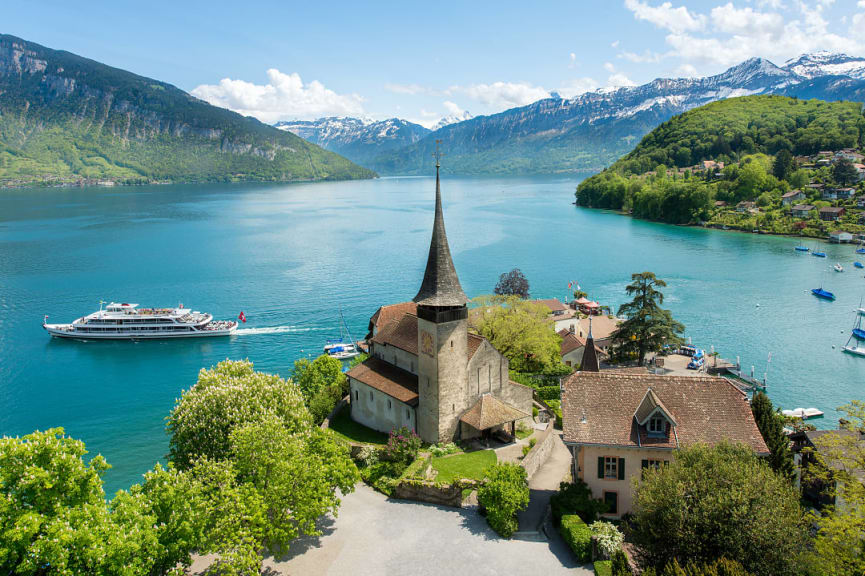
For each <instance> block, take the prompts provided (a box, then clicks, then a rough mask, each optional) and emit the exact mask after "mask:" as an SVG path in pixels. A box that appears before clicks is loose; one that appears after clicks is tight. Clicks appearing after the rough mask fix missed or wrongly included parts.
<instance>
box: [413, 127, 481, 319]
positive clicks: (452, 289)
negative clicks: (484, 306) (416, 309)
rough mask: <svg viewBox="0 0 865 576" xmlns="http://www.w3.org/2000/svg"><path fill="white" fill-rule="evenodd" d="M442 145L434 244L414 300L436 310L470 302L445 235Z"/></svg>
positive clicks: (438, 166) (438, 163)
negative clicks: (441, 176)
mask: <svg viewBox="0 0 865 576" xmlns="http://www.w3.org/2000/svg"><path fill="white" fill-rule="evenodd" d="M438 144H439V141H436V152H435V158H436V206H435V220H434V221H433V233H432V240H431V241H430V247H429V257H428V258H427V263H426V271H425V272H424V276H423V282H422V283H421V286H420V290H418V293H417V296H415V297H414V301H415V302H417V304H419V305H420V306H430V307H436V308H439V307H455V306H465V305H466V303H467V302H468V298H466V295H465V292H463V289H462V286H460V279H459V278H458V277H457V271H456V269H455V268H454V263H453V260H451V250H450V247H449V246H448V237H447V234H446V233H445V219H444V215H443V214H442V193H441V183H440V181H439V168H440V167H441V153H440V152H439V149H438Z"/></svg>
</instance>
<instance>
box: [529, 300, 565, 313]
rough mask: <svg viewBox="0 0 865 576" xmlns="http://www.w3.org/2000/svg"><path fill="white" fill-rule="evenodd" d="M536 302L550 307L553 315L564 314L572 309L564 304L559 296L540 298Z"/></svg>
mask: <svg viewBox="0 0 865 576" xmlns="http://www.w3.org/2000/svg"><path fill="white" fill-rule="evenodd" d="M536 302H537V303H538V304H543V305H544V306H546V307H547V308H549V310H550V314H551V315H552V316H563V315H566V314H567V313H568V312H569V311H570V309H569V308H568V307H567V306H565V305H564V304H562V303H561V302H560V301H559V300H558V299H557V298H547V299H545V300H541V299H540V298H538V299H537V300H536Z"/></svg>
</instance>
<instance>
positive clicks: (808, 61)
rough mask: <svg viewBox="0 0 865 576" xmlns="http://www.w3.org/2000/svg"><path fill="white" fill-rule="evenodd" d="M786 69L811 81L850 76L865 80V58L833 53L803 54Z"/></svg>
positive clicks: (787, 65) (786, 66) (791, 60)
mask: <svg viewBox="0 0 865 576" xmlns="http://www.w3.org/2000/svg"><path fill="white" fill-rule="evenodd" d="M784 69H785V70H789V71H790V72H793V73H794V74H797V75H799V76H801V77H803V78H808V79H809V80H810V79H812V78H815V77H817V76H849V77H851V78H857V79H860V80H865V58H857V57H854V56H847V55H846V54H833V53H831V52H814V53H813V54H803V55H802V56H799V57H798V58H792V59H790V60H788V61H787V62H786V64H785V65H784Z"/></svg>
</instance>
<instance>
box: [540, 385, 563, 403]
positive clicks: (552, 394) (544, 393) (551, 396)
mask: <svg viewBox="0 0 865 576" xmlns="http://www.w3.org/2000/svg"><path fill="white" fill-rule="evenodd" d="M535 391H536V393H537V395H538V398H540V399H541V400H544V401H547V400H558V399H559V398H561V390H559V387H558V386H538V387H537V388H535Z"/></svg>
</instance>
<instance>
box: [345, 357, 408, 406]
mask: <svg viewBox="0 0 865 576" xmlns="http://www.w3.org/2000/svg"><path fill="white" fill-rule="evenodd" d="M348 376H349V377H350V378H354V379H355V380H357V381H358V382H362V383H364V384H366V385H367V386H371V387H372V388H375V389H376V390H379V391H381V392H384V393H385V394H387V395H388V396H391V397H392V398H396V399H397V400H399V401H400V402H404V403H406V404H408V405H410V406H416V405H417V403H418V393H417V375H415V374H412V373H411V372H409V371H407V370H403V369H402V368H397V367H396V366H393V365H391V364H388V363H387V362H385V361H384V360H380V359H378V358H368V359H366V360H365V361H364V362H362V363H361V364H358V365H357V366H355V367H354V368H352V369H351V370H349V371H348Z"/></svg>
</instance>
